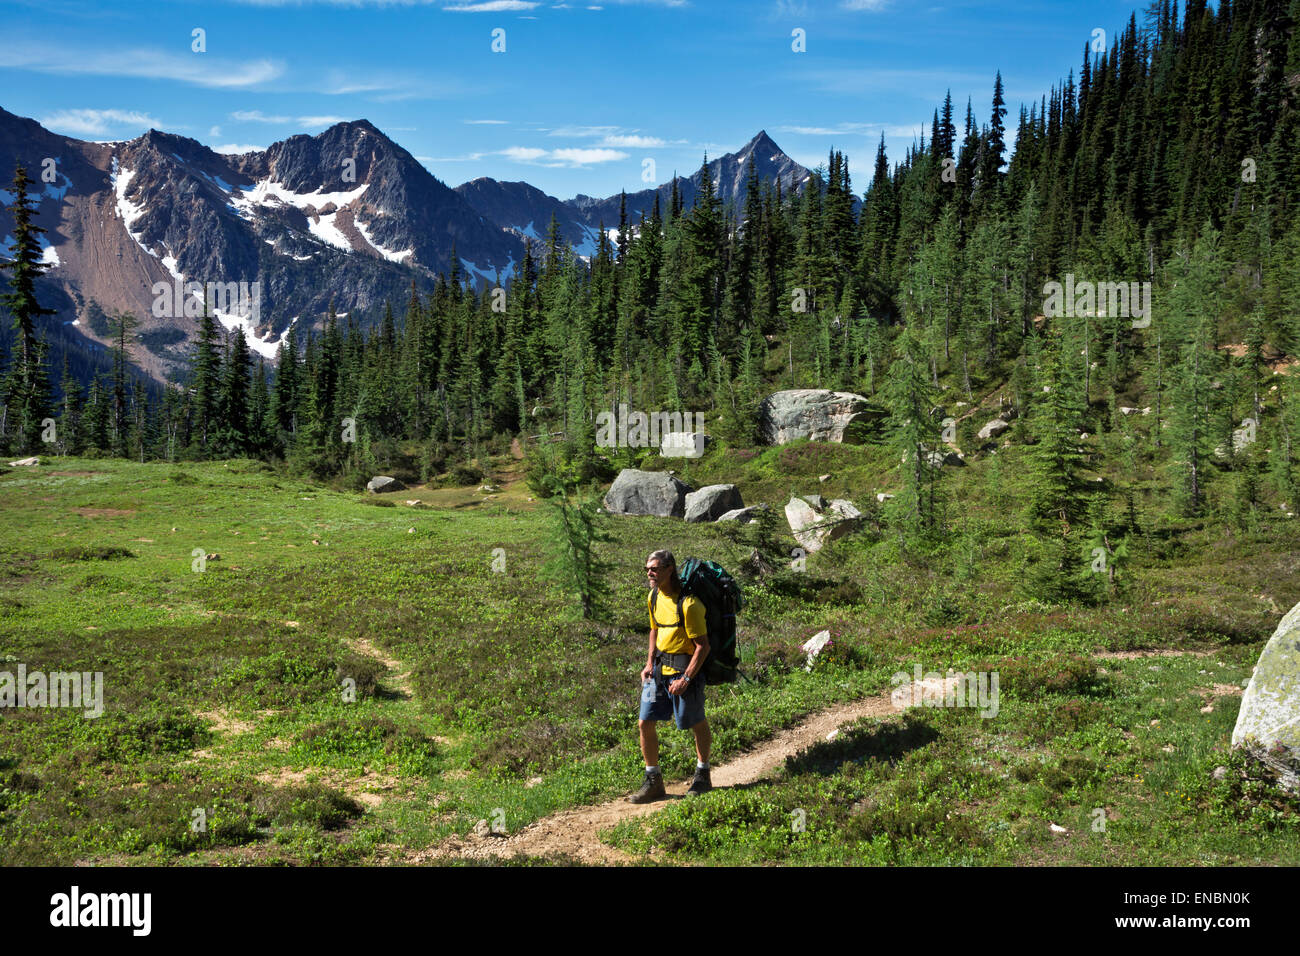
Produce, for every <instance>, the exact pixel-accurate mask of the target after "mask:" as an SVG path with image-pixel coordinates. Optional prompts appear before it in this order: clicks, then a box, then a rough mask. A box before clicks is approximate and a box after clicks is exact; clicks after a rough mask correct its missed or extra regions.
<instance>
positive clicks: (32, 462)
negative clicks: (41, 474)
mask: <svg viewBox="0 0 1300 956" xmlns="http://www.w3.org/2000/svg"><path fill="white" fill-rule="evenodd" d="M40 463H41V460H40V459H39V458H36V457H32V458H19V459H18V460H17V461H11V462H9V467H10V468H29V467H35V466H37V465H39V464H40Z"/></svg>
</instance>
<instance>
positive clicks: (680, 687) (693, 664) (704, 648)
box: [668, 604, 709, 694]
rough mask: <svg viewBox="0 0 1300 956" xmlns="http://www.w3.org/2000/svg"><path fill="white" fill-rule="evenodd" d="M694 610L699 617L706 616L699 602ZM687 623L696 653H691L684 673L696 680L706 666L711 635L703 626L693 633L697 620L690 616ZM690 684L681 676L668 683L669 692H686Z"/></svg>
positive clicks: (687, 630) (691, 679)
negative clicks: (690, 618) (692, 625)
mask: <svg viewBox="0 0 1300 956" xmlns="http://www.w3.org/2000/svg"><path fill="white" fill-rule="evenodd" d="M692 610H693V611H695V612H696V614H697V615H698V617H700V618H702V617H703V616H704V609H703V608H702V607H700V605H699V604H695V605H694V606H693V607H692ZM685 623H686V624H687V629H686V632H687V634H688V635H689V636H690V639H691V641H692V643H694V644H695V653H693V654H692V655H691V659H690V662H689V663H688V664H687V665H686V670H685V672H684V674H685V676H686V677H687V678H688V679H689V680H690V681H694V680H695V679H696V676H697V675H698V674H699V673H700V670H701V669H702V668H703V667H704V661H705V659H706V658H707V657H708V656H709V635H708V632H707V631H706V630H705V629H704V628H703V627H700V628H699V632H698V633H696V634H692V633H691V631H693V630H694V628H693V627H691V626H690V625H691V624H694V623H696V622H695V621H691V620H689V618H688V620H687V622H685ZM689 686H690V684H689V683H688V682H687V681H683V680H682V679H681V678H680V677H679V678H678V679H677V680H675V681H673V682H672V683H671V684H669V685H668V693H670V694H681V693H685V691H686V688H687V687H689Z"/></svg>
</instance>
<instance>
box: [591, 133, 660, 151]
mask: <svg viewBox="0 0 1300 956" xmlns="http://www.w3.org/2000/svg"><path fill="white" fill-rule="evenodd" d="M604 145H606V146H623V147H626V148H627V149H649V148H651V147H652V146H665V145H667V144H666V143H665V142H664V140H662V139H660V138H659V137H658V136H606V137H605V139H604Z"/></svg>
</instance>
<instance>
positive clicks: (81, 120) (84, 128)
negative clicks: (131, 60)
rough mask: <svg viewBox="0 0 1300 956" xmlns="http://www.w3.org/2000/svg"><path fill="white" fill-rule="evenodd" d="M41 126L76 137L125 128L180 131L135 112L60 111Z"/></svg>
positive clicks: (45, 119) (50, 116) (45, 120)
mask: <svg viewBox="0 0 1300 956" xmlns="http://www.w3.org/2000/svg"><path fill="white" fill-rule="evenodd" d="M41 125H42V126H44V127H45V128H46V129H51V130H54V131H55V132H56V133H67V134H69V135H75V136H102V135H103V134H105V133H108V132H109V131H111V130H113V129H115V128H120V127H123V126H127V127H131V128H134V129H179V128H181V127H173V126H169V125H168V124H166V123H164V122H162V121H161V120H157V119H154V118H153V117H152V116H150V115H149V114H148V113H139V112H136V111H135V110H112V109H110V110H91V109H71V110H59V112H57V113H51V114H50V115H49V116H45V117H42V118H41Z"/></svg>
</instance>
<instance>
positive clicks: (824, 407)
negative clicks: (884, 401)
mask: <svg viewBox="0 0 1300 956" xmlns="http://www.w3.org/2000/svg"><path fill="white" fill-rule="evenodd" d="M884 415H885V412H884V410H883V409H879V408H877V407H875V406H873V405H872V404H871V403H870V402H868V401H867V399H866V398H864V397H863V396H861V395H857V394H854V393H853V392H832V391H830V390H829V389H824V388H795V389H788V390H786V391H783V392H776V393H774V394H772V395H769V396H768V397H767V398H765V399H763V403H762V404H761V405H760V406H759V416H760V422H759V424H760V427H761V429H762V435H763V440H764V441H765V442H766V443H767V444H769V445H784V444H785V443H786V442H791V441H794V440H796V439H799V438H807V439H809V440H810V441H826V442H845V441H848V442H855V441H860V440H861V439H862V437H863V434H862V433H863V432H865V431H866V429H867V426H869V425H871V424H873V423H874V422H877V421H879V420H880V419H881V418H883V417H884Z"/></svg>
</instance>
